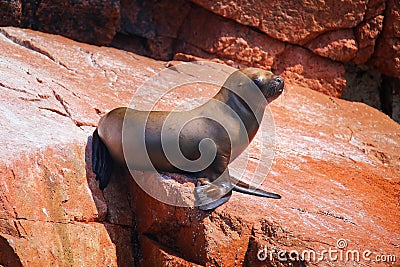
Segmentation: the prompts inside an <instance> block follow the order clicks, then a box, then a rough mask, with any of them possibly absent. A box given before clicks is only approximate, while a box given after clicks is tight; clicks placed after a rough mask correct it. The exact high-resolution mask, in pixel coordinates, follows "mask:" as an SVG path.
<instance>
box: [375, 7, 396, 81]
mask: <svg viewBox="0 0 400 267" xmlns="http://www.w3.org/2000/svg"><path fill="white" fill-rule="evenodd" d="M372 63H373V64H374V66H376V67H377V68H378V69H379V70H380V71H381V72H382V73H383V74H385V75H387V76H393V77H400V3H399V1H396V0H388V1H387V7H386V12H385V21H384V25H383V30H382V34H381V35H380V36H379V39H378V42H377V45H376V47H375V53H374V55H373V58H372Z"/></svg>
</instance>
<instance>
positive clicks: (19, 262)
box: [0, 28, 400, 266]
mask: <svg viewBox="0 0 400 267" xmlns="http://www.w3.org/2000/svg"><path fill="white" fill-rule="evenodd" d="M299 49H302V48H299ZM0 51H1V52H2V53H1V56H0V89H1V91H2V97H1V104H0V109H1V110H0V125H1V127H0V143H1V148H2V150H3V153H2V157H1V161H0V172H1V174H2V180H1V183H0V204H1V205H0V264H2V265H5V266H352V265H356V266H358V265H360V266H361V265H362V266H380V265H382V266H390V264H391V263H393V262H391V260H392V261H393V259H394V258H393V257H389V256H396V257H397V258H396V259H394V260H395V262H394V264H400V247H399V244H400V219H399V218H400V193H399V192H400V154H399V151H400V126H399V124H397V123H395V122H394V121H392V120H391V119H390V118H388V117H387V116H386V115H384V114H382V113H381V112H379V111H377V110H375V109H373V108H371V107H369V106H367V105H365V104H360V103H351V102H347V101H344V100H340V99H337V98H335V97H330V96H327V95H324V94H321V93H319V92H315V91H313V90H310V89H309V88H304V87H299V86H296V85H293V83H290V82H287V83H286V92H285V94H284V95H283V96H281V97H280V98H279V99H277V100H275V102H274V103H272V104H271V105H270V106H271V110H272V114H273V118H274V122H275V134H276V141H275V150H274V151H275V156H274V159H273V163H272V169H271V171H270V172H269V173H265V178H266V179H265V182H264V184H263V185H262V187H261V188H263V189H265V190H268V191H271V192H276V193H279V194H280V195H282V199H281V200H271V199H264V198H258V197H254V196H249V195H244V194H240V193H236V192H235V193H233V196H232V198H231V199H230V201H229V202H228V203H227V204H225V205H223V206H221V207H219V208H217V209H216V210H215V211H213V212H202V211H199V210H197V209H193V208H179V207H174V206H169V205H165V204H163V203H161V202H159V201H157V200H156V199H153V198H152V197H150V196H149V195H147V194H146V193H145V192H143V191H142V190H141V189H140V188H139V187H138V186H137V185H136V183H135V182H134V180H133V179H132V178H131V177H130V176H129V174H128V173H127V172H126V170H124V169H118V170H117V171H116V173H115V175H114V178H113V180H112V181H111V183H110V185H109V186H108V187H107V188H106V189H105V190H104V191H103V192H102V191H100V190H99V189H98V184H97V182H96V181H95V180H94V174H93V173H92V171H91V147H90V145H91V134H92V132H93V130H94V129H95V126H96V125H97V122H98V120H99V118H100V116H101V115H102V114H104V113H105V112H107V111H109V110H111V109H113V108H115V107H119V106H126V105H128V104H129V102H130V101H131V98H132V97H133V95H134V92H135V91H136V90H137V88H139V86H141V85H142V84H143V83H144V81H145V80H146V79H148V78H150V77H152V76H153V75H154V74H155V73H157V72H159V71H161V70H163V69H165V68H166V66H168V65H171V64H172V65H173V64H179V62H163V61H156V60H152V59H149V58H145V57H142V56H139V55H136V54H134V53H130V52H125V51H122V50H118V49H114V48H107V47H97V46H92V45H87V44H83V43H78V42H75V41H71V40H69V39H67V38H64V37H59V36H55V35H50V34H44V33H40V32H35V31H32V30H22V29H17V28H0ZM204 88H206V87H204ZM210 90H215V88H214V89H210ZM148 94H149V97H150V96H151V94H152V92H148ZM202 94H204V96H208V97H209V96H210V92H209V91H208V92H207V91H206V90H203V91H202ZM184 95H185V97H188V98H190V97H198V93H196V94H195V93H193V92H192V93H191V91H190V90H188V91H187V92H185V94H184ZM211 95H212V94H211ZM140 101H143V102H146V101H147V97H146V95H144V96H142V98H141V99H140ZM176 101H177V98H176V99H173V98H171V99H169V100H168V99H167V100H166V101H165V102H163V105H164V107H165V108H173V107H174V106H175V105H176ZM255 141H256V142H253V143H252V144H251V146H252V147H254V149H260V147H261V146H262V145H263V144H262V143H260V142H257V140H255ZM265 162H266V159H263V158H254V164H259V165H263V164H266V163H265ZM249 168H250V172H251V168H252V167H251V166H250V167H249ZM135 175H146V174H142V173H136V174H135ZM170 175H171V176H172V178H174V177H175V178H176V179H178V178H179V177H178V176H177V175H173V174H170ZM142 178H146V176H142ZM167 183H169V184H167ZM171 184H172V185H173V186H180V184H179V183H174V182H173V180H172V181H164V185H165V187H164V188H165V189H166V190H167V189H168V188H171V186H170V185H171ZM167 185H168V186H167ZM328 251H331V253H333V254H332V255H328ZM333 251H336V252H333ZM355 251H356V252H358V253H359V255H360V261H357V258H354V257H353V256H354V255H353V252H354V253H355ZM3 252H5V253H3ZM296 252H297V253H298V254H299V255H301V254H302V253H306V254H307V253H311V254H312V252H315V253H316V254H315V255H316V256H315V257H314V258H312V257H311V258H306V259H305V260H304V261H303V260H300V259H299V257H297V256H296V255H297V254H296ZM369 252H370V253H369ZM335 253H336V254H335ZM350 254H351V255H350ZM346 255H349V257H350V258H349V259H346ZM352 255H353V256H352ZM363 255H364V257H363ZM335 257H336V258H335ZM383 259H386V260H387V261H388V262H382V260H383ZM375 263H379V264H380V265H375Z"/></svg>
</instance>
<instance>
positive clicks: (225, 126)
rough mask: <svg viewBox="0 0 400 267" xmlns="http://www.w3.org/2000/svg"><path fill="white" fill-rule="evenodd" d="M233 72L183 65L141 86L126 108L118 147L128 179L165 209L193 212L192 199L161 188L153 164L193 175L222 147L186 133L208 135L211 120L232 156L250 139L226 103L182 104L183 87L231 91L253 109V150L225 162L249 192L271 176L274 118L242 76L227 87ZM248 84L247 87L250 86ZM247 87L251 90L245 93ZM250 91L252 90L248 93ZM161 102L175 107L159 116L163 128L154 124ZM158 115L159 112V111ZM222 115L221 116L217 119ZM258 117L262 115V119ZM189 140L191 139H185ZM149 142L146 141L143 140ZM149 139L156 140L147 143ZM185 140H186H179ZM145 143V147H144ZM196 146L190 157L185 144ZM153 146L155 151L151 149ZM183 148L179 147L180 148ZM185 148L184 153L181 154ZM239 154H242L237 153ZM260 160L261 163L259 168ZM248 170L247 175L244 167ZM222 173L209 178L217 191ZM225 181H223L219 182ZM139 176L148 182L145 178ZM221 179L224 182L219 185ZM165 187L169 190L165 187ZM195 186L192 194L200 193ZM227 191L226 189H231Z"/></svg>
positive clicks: (188, 190) (183, 189) (198, 100)
mask: <svg viewBox="0 0 400 267" xmlns="http://www.w3.org/2000/svg"><path fill="white" fill-rule="evenodd" d="M235 71H237V70H236V69H234V68H231V67H229V66H226V65H222V64H217V63H212V62H193V63H182V64H178V65H175V66H172V67H169V68H167V69H165V70H162V71H161V72H159V73H156V74H155V75H154V76H153V77H151V78H149V79H148V80H146V81H145V83H144V84H143V85H142V86H141V87H140V88H138V89H137V91H136V92H135V95H134V97H133V99H132V102H131V103H130V105H129V107H130V109H128V110H127V112H126V114H125V119H124V123H123V127H122V146H123V152H124V157H125V161H126V164H127V166H128V169H129V170H130V172H131V174H132V177H133V178H134V179H135V181H136V183H137V184H138V185H139V186H140V187H141V188H142V189H143V190H144V191H145V192H146V193H147V194H149V195H151V196H152V197H154V198H155V199H157V200H159V201H161V202H164V203H166V204H169V205H174V206H183V207H193V206H195V200H194V198H193V187H190V186H186V185H182V186H173V185H172V184H169V183H165V181H163V180H165V179H164V178H163V176H161V175H160V174H159V172H158V170H157V169H159V168H157V167H155V166H154V165H156V164H159V165H162V164H164V163H165V162H166V160H165V158H166V159H167V161H168V164H171V165H172V166H173V167H175V168H177V169H179V170H183V171H187V172H192V173H194V174H197V173H199V172H201V171H202V170H204V169H206V168H207V166H210V164H212V163H213V162H214V160H215V158H216V157H217V156H218V155H217V150H218V149H217V147H218V146H219V145H220V144H218V143H216V142H215V140H214V139H212V138H207V135H206V134H205V135H204V136H202V139H201V140H197V139H193V140H191V139H190V138H189V137H190V136H189V135H188V134H187V133H188V132H190V133H192V132H196V133H198V135H197V134H196V136H195V137H196V138H197V136H201V134H202V133H203V132H205V131H209V129H208V128H207V127H209V125H210V124H209V121H212V122H213V123H212V124H213V125H216V126H215V127H216V128H218V129H220V130H219V131H220V132H221V133H222V134H223V135H224V136H227V138H225V139H227V140H225V139H223V140H224V143H225V142H226V143H230V146H231V151H232V153H234V152H235V151H236V150H241V149H238V147H239V146H242V147H243V144H245V145H244V147H243V149H244V148H245V147H246V146H247V145H248V144H249V142H250V140H248V134H247V131H246V122H245V121H242V119H241V114H236V113H237V110H235V107H234V105H231V104H229V103H228V102H229V101H228V100H225V101H221V99H214V98H204V97H193V98H192V99H190V100H189V101H183V100H182V99H180V98H177V95H175V94H174V92H175V90H179V89H180V88H182V87H185V86H195V85H202V86H200V87H202V88H203V90H204V88H206V87H207V86H209V87H218V88H221V87H222V85H224V88H226V89H228V90H229V91H234V92H235V93H236V94H237V95H239V96H240V98H241V101H243V102H245V104H246V105H247V106H248V107H249V108H250V109H251V110H252V112H253V114H254V115H255V118H254V119H255V120H257V123H258V125H259V130H258V133H257V135H256V136H255V138H254V140H253V142H255V143H257V147H256V148H254V147H251V146H249V147H247V149H246V150H244V151H243V153H237V154H238V155H234V156H233V157H232V155H231V161H232V159H234V158H235V157H236V156H237V158H236V159H235V160H233V161H232V162H230V163H229V166H231V167H232V168H230V170H229V173H230V175H231V176H232V177H234V178H235V179H238V180H245V181H246V182H248V183H249V184H251V189H256V188H257V187H259V186H260V185H261V184H262V183H263V181H264V179H265V178H266V176H267V174H268V173H269V170H270V167H271V165H272V160H273V157H274V145H275V125H274V121H273V117H272V113H271V111H270V109H269V107H268V105H265V107H263V112H260V110H259V109H260V106H259V105H256V104H255V103H259V102H260V101H265V102H266V100H265V97H264V96H263V94H262V92H261V91H260V90H259V89H258V87H257V85H255V84H254V83H253V82H251V80H250V79H249V78H248V77H247V76H245V75H244V74H241V75H242V76H243V77H240V78H239V79H238V80H237V82H238V83H237V84H235V83H232V84H227V83H226V82H225V81H226V80H227V78H228V77H229V76H230V75H231V74H232V73H234V72H235ZM249 81H250V82H249ZM243 83H244V84H246V83H248V84H246V88H247V89H250V90H247V91H245V92H243V91H238V90H236V89H237V88H234V87H235V86H237V85H239V84H243ZM249 87H250V88H249ZM251 87H254V88H251ZM235 90H236V91H235ZM165 100H167V101H168V102H170V103H171V102H173V103H176V105H175V106H174V108H173V110H168V111H167V112H161V113H158V115H157V116H158V117H163V119H162V120H161V121H162V125H159V123H154V121H155V118H156V117H155V116H154V114H155V113H154V112H151V111H157V110H159V107H158V106H159V105H160V104H162V103H163V102H164V101H165ZM205 104H207V106H206V108H202V109H201V110H200V112H198V110H199V106H201V105H205ZM157 112H159V111H157ZM221 114H224V116H221ZM260 114H261V115H260ZM188 136H189V137H188ZM146 138H147V139H146ZM149 138H155V139H157V140H153V141H149ZM185 138H188V139H190V140H185V141H182V140H183V139H185ZM148 141H149V142H148ZM190 142H192V143H194V144H196V146H197V149H198V150H197V151H198V152H193V153H192V152H190V153H188V152H187V151H188V148H187V147H184V145H185V144H188V143H190ZM149 143H150V144H151V145H153V147H152V146H151V145H149ZM182 144H183V147H182ZM160 148H161V149H162V156H160V155H161V153H158V152H157V153H153V152H154V151H155V150H156V149H160ZM185 149H186V154H185V153H184V152H185V151H183V150H185ZM240 152H242V151H240ZM191 153H192V154H196V153H197V154H198V157H197V158H188V157H187V154H190V155H191ZM255 159H258V160H262V161H263V163H262V164H259V161H257V160H255ZM249 165H251V166H252V169H251V172H249V171H248V166H249ZM137 170H139V171H147V172H150V173H151V174H149V175H146V176H143V175H140V174H138V173H136V171H137ZM225 174H226V173H225V172H224V173H223V174H222V175H221V176H220V177H217V179H213V181H212V184H215V185H217V186H220V185H221V184H224V182H223V180H222V179H226V176H225ZM223 176H224V177H223ZM143 177H146V179H144V178H143ZM221 180H222V181H221ZM166 187H169V188H166ZM201 187H202V186H200V188H199V187H197V188H196V189H195V190H201ZM230 189H232V188H229V189H227V190H230ZM224 194H226V192H225V193H224V191H221V193H220V194H216V195H215V196H213V197H212V198H207V199H206V202H204V201H203V202H200V203H196V205H206V204H208V203H210V202H213V201H215V200H217V199H219V198H221V197H223V196H224Z"/></svg>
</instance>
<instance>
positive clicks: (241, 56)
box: [180, 8, 285, 69]
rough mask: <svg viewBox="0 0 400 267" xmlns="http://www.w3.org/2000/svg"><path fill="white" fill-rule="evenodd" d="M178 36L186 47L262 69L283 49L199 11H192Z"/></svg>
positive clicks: (233, 23) (236, 26)
mask: <svg viewBox="0 0 400 267" xmlns="http://www.w3.org/2000/svg"><path fill="white" fill-rule="evenodd" d="M216 25H218V27H216ZM204 33H207V35H206V36H205V35H204ZM180 37H181V38H183V39H184V40H186V43H188V44H189V45H191V46H194V47H197V48H199V49H201V50H202V51H204V52H206V53H209V54H212V55H214V56H216V57H218V58H220V59H222V60H224V59H226V60H232V61H234V62H236V63H238V64H241V65H243V66H255V67H262V68H266V69H270V68H271V66H272V64H273V62H274V58H275V57H276V55H277V54H279V53H282V52H283V50H284V48H285V44H283V43H281V42H278V41H275V40H273V39H271V38H269V37H267V36H265V35H263V34H260V33H258V32H255V31H254V30H251V29H249V28H248V27H245V26H242V25H240V24H237V23H235V22H232V21H230V20H227V19H224V18H221V17H218V16H214V15H212V14H211V13H210V12H207V11H205V10H204V9H201V8H196V9H192V11H191V13H190V14H189V15H188V17H187V19H186V21H185V27H183V28H182V32H181V34H180ZM186 48H187V47H186ZM189 48H190V47H189ZM183 49H185V48H183ZM183 52H186V53H187V52H191V51H183ZM189 54H190V53H189ZM200 56H201V55H200Z"/></svg>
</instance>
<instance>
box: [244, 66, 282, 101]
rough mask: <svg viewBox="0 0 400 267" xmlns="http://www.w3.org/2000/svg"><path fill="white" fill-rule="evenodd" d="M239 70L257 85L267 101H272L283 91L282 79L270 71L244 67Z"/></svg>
mask: <svg viewBox="0 0 400 267" xmlns="http://www.w3.org/2000/svg"><path fill="white" fill-rule="evenodd" d="M240 72H242V73H243V74H245V75H246V76H247V77H249V78H250V79H251V80H252V81H253V82H254V83H255V84H256V85H257V87H258V88H259V89H260V91H261V92H262V94H263V95H264V97H265V99H267V101H268V102H271V101H273V100H274V99H276V98H277V97H278V96H280V94H282V92H283V88H284V82H283V79H282V78H281V77H279V76H276V75H274V74H273V73H272V72H270V71H267V70H263V69H258V68H245V69H241V70H240Z"/></svg>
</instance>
